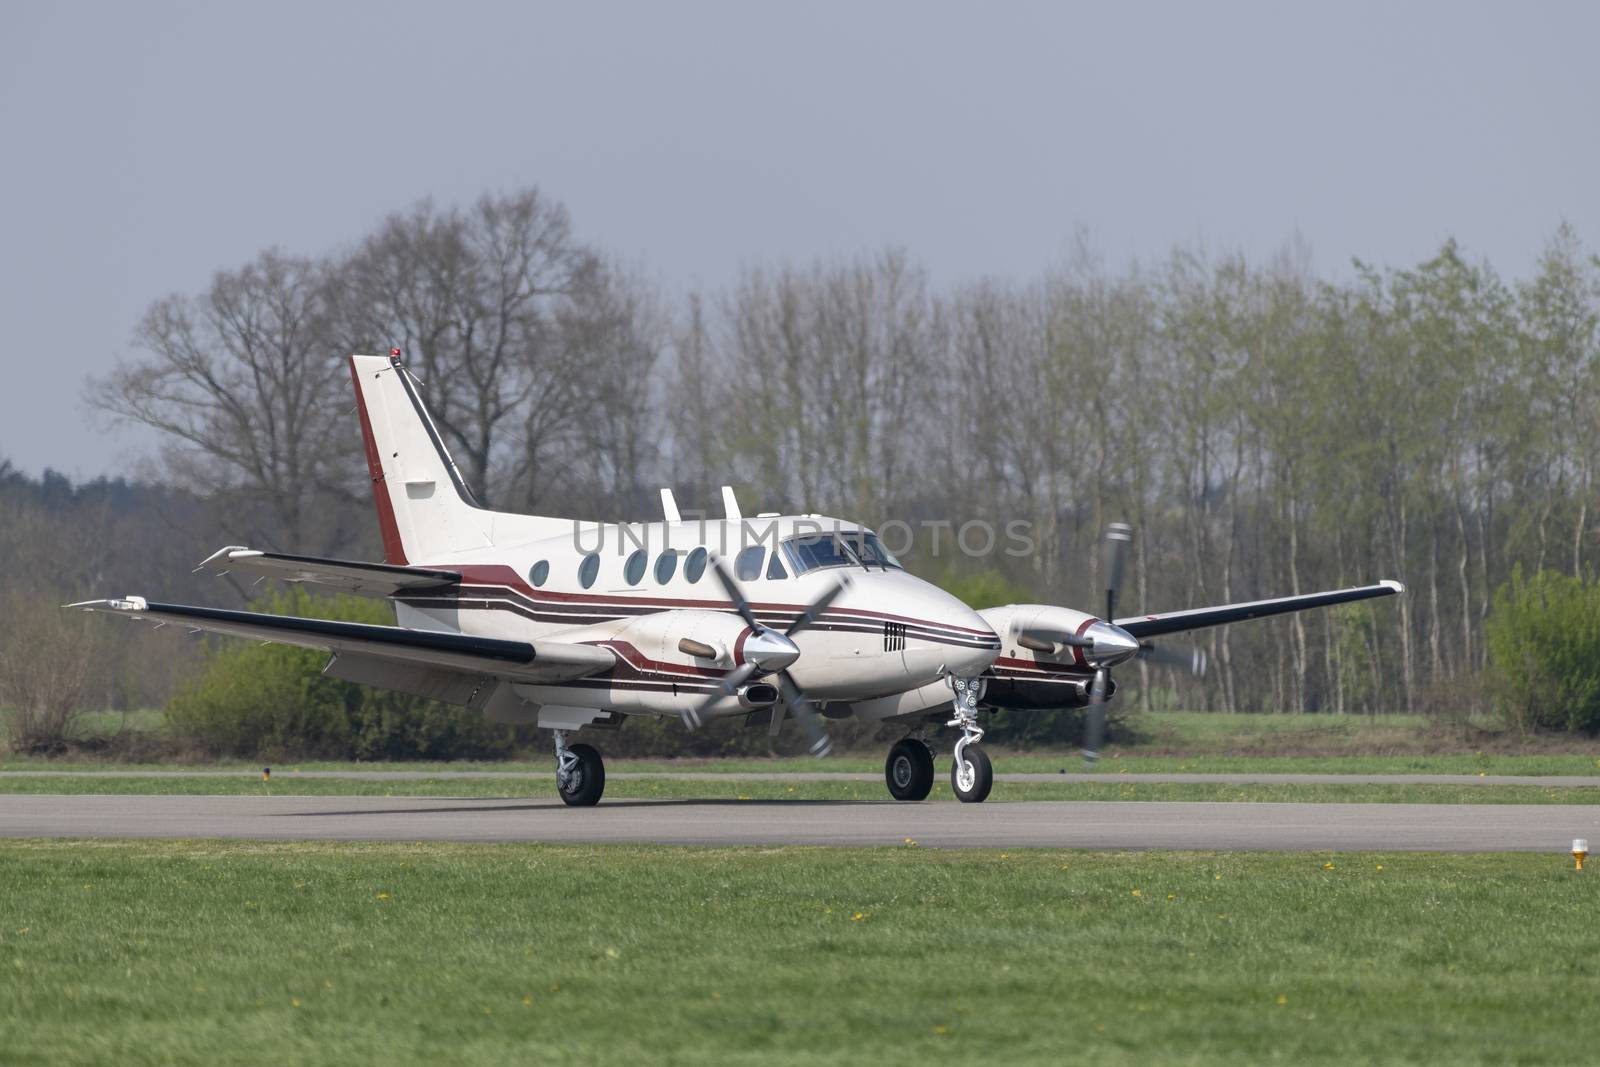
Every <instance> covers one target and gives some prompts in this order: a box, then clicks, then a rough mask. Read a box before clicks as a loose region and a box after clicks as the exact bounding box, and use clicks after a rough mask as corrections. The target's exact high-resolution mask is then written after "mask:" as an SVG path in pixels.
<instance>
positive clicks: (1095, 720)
mask: <svg viewBox="0 0 1600 1067" xmlns="http://www.w3.org/2000/svg"><path fill="white" fill-rule="evenodd" d="M1110 681H1111V672H1110V671H1109V670H1107V669H1106V668H1104V667H1101V668H1100V669H1099V670H1097V671H1095V672H1094V681H1093V682H1092V683H1091V684H1090V686H1089V710H1088V711H1087V712H1086V713H1085V714H1084V721H1083V762H1084V763H1086V764H1088V765H1089V766H1091V767H1093V766H1094V765H1095V764H1096V763H1098V762H1100V745H1101V743H1102V742H1104V741H1105V736H1106V690H1107V688H1109V683H1110Z"/></svg>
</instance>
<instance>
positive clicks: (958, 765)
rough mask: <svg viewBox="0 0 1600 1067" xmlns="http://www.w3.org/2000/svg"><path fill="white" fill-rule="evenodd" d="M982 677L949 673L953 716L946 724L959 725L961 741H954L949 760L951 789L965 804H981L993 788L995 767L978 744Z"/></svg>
mask: <svg viewBox="0 0 1600 1067" xmlns="http://www.w3.org/2000/svg"><path fill="white" fill-rule="evenodd" d="M984 685H985V683H984V680H983V679H982V678H959V677H956V676H955V675H951V676H950V688H951V690H953V691H954V692H955V695H956V699H955V707H954V709H953V715H954V717H953V718H952V719H951V720H950V721H949V722H947V723H945V725H946V726H959V727H960V728H961V740H959V741H957V742H956V750H955V753H954V758H953V759H952V760H951V763H950V788H951V789H952V790H953V791H954V792H955V794H956V799H958V800H961V801H964V802H966V803H968V804H978V803H981V802H982V801H983V800H985V799H986V798H987V797H988V796H989V790H990V789H992V788H994V768H993V767H992V766H991V765H990V763H989V755H988V753H986V752H984V751H983V749H981V748H979V747H978V742H979V741H982V740H983V728H982V727H981V726H979V725H978V700H979V698H980V697H982V696H983V690H984Z"/></svg>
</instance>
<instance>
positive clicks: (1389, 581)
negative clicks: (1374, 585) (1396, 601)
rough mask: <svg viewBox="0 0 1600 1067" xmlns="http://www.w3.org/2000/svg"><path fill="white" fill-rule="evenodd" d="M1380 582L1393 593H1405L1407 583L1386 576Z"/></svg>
mask: <svg viewBox="0 0 1600 1067" xmlns="http://www.w3.org/2000/svg"><path fill="white" fill-rule="evenodd" d="M1378 584H1379V585H1381V586H1383V587H1384V588H1385V589H1387V590H1389V591H1390V592H1391V593H1404V592H1405V591H1406V586H1405V583H1404V582H1397V581H1395V580H1394V579H1393V578H1385V579H1383V581H1381V582H1379V583H1378Z"/></svg>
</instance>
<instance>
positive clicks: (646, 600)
mask: <svg viewBox="0 0 1600 1067" xmlns="http://www.w3.org/2000/svg"><path fill="white" fill-rule="evenodd" d="M434 566H435V569H437V570H445V571H455V572H457V573H459V574H460V575H461V577H462V578H463V579H472V580H473V581H474V582H475V583H480V584H492V585H503V586H506V587H507V588H510V589H514V590H516V591H517V592H519V593H521V594H522V595H523V596H525V597H528V598H529V599H530V600H534V601H540V600H544V601H553V602H562V603H569V604H579V605H585V604H587V605H594V606H603V605H605V604H621V605H626V606H629V607H648V608H654V609H656V610H657V611H669V610H671V609H673V608H705V609H708V610H710V611H731V610H732V608H733V605H732V604H731V603H730V602H729V601H726V600H676V599H669V598H665V597H648V596H627V595H623V594H612V593H561V592H556V591H554V590H546V589H538V590H536V589H534V588H533V587H532V586H530V585H529V584H528V583H527V582H526V581H525V580H524V579H523V577H522V576H521V575H520V574H518V573H517V572H516V571H515V570H513V569H512V568H510V567H508V566H506V565H505V564H503V563H469V564H466V565H458V564H449V563H446V564H437V565H434ZM470 588H471V586H469V585H465V584H463V586H462V589H463V591H465V590H467V589H470ZM750 607H751V609H752V610H754V611H788V612H794V613H796V614H798V613H800V612H803V611H805V610H806V605H805V604H782V603H778V602H776V601H768V602H758V601H752V602H751V604H750ZM828 614H829V615H833V616H855V617H857V618H862V619H871V620H874V621H883V620H888V621H890V622H908V623H913V624H915V625H917V626H923V627H929V628H936V629H942V630H951V631H954V632H956V633H961V634H966V635H969V636H972V637H981V638H987V639H989V640H997V638H995V636H994V633H993V631H991V630H975V629H972V628H971V627H967V626H957V625H955V624H954V623H947V622H930V621H928V620H927V619H918V618H913V617H912V616H909V615H893V614H890V613H888V612H884V611H868V610H866V609H864V608H840V607H832V608H829V609H828Z"/></svg>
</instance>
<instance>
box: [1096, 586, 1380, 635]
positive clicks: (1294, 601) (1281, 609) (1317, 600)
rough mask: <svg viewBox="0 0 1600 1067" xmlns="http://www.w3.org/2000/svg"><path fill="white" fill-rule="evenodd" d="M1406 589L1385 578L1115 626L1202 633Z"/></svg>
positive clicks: (1151, 631)
mask: <svg viewBox="0 0 1600 1067" xmlns="http://www.w3.org/2000/svg"><path fill="white" fill-rule="evenodd" d="M1405 588H1406V587H1405V586H1403V585H1401V584H1400V583H1399V582H1397V581H1394V580H1393V579H1386V580H1384V581H1381V582H1379V583H1378V584H1377V585H1363V586H1358V587H1356V588H1354V589H1334V590H1331V591H1329V592H1326V593H1306V594H1304V595H1302V596H1284V597H1277V598H1276V599H1273V600H1251V601H1247V602H1245V603H1243V604H1223V605H1221V606H1220V607H1214V608H1192V609H1190V610H1188V611H1169V612H1167V613H1166V614H1164V615H1136V616H1133V617H1132V618H1127V619H1118V620H1116V624H1117V626H1118V627H1120V628H1121V629H1124V630H1126V631H1128V633H1130V634H1132V635H1133V636H1134V637H1138V638H1145V637H1159V636H1161V635H1162V634H1175V633H1182V632H1183V631H1185V630H1202V629H1204V628H1206V627H1207V626H1224V625H1226V624H1228V623H1230V622H1243V621H1244V620H1246V619H1260V618H1265V617H1266V616H1268V615H1286V614H1288V613H1289V612H1292V611H1306V610H1308V609H1310V608H1325V607H1329V606H1331V605H1333V604H1348V603H1349V602H1351V601H1353V600H1368V599H1370V598H1372V597H1379V596H1394V595H1395V594H1397V593H1403V592H1405Z"/></svg>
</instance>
